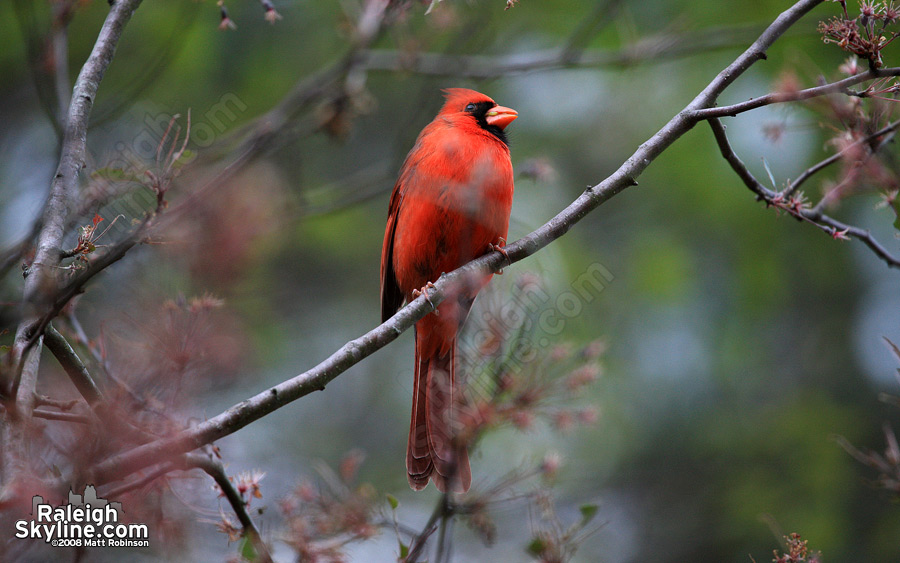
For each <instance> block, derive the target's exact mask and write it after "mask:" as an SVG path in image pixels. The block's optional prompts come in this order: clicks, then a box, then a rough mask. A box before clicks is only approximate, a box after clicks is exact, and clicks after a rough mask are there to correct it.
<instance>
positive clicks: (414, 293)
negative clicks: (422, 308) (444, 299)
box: [412, 282, 438, 315]
mask: <svg viewBox="0 0 900 563" xmlns="http://www.w3.org/2000/svg"><path fill="white" fill-rule="evenodd" d="M429 289H437V288H436V287H434V284H433V283H432V282H428V283H426V284H425V285H424V286H423V287H422V289H414V290H412V296H413V299H416V298H418V297H419V296H420V295H424V296H425V301H427V302H428V304H429V305H431V310H432V311H434V314H435V315H437V314H438V310H437V307H435V306H434V303H432V302H431V299H430V298H429V297H428V290H429Z"/></svg>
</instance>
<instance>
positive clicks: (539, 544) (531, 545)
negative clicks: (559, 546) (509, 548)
mask: <svg viewBox="0 0 900 563" xmlns="http://www.w3.org/2000/svg"><path fill="white" fill-rule="evenodd" d="M546 549H547V542H545V541H544V540H543V539H541V538H534V539H532V540H531V541H530V542H528V546H527V547H526V548H525V551H526V552H528V554H529V555H533V556H535V557H539V556H540V555H541V554H542V553H544V551H545V550H546Z"/></svg>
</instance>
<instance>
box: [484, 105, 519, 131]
mask: <svg viewBox="0 0 900 563" xmlns="http://www.w3.org/2000/svg"><path fill="white" fill-rule="evenodd" d="M517 117H519V113H518V112H517V111H516V110H514V109H511V108H505V107H503V106H494V107H492V108H491V109H490V110H488V112H487V118H486V121H487V122H488V125H493V126H495V127H499V128H500V129H504V128H505V127H506V126H507V125H509V124H510V123H512V122H513V121H515V119H516V118H517Z"/></svg>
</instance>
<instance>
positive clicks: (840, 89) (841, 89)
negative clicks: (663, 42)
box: [692, 67, 900, 120]
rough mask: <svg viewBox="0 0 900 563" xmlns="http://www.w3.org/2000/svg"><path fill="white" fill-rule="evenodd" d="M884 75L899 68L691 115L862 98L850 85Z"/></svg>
mask: <svg viewBox="0 0 900 563" xmlns="http://www.w3.org/2000/svg"><path fill="white" fill-rule="evenodd" d="M886 76H900V68H898V67H894V68H881V69H874V70H872V69H870V70H867V71H866V72H861V73H859V74H854V75H853V76H848V77H847V78H844V79H842V80H838V81H837V82H829V83H828V84H822V85H820V86H814V87H812V88H806V89H804V90H797V91H796V92H772V93H769V94H766V95H765V96H760V97H758V98H752V99H750V100H747V101H746V102H740V103H737V104H732V105H730V106H720V107H710V108H705V109H699V110H697V111H695V112H693V114H692V117H693V118H695V119H698V120H703V119H713V118H718V117H735V116H736V115H738V114H739V113H744V112H747V111H750V110H754V109H758V108H761V107H763V106H768V105H772V104H783V103H786V102H798V101H802V100H809V99H811V98H818V97H820V96H826V95H828V94H847V95H851V96H859V97H863V98H864V97H866V95H865V93H859V92H853V91H851V90H850V86H855V85H856V84H860V83H862V82H866V81H867V80H874V79H876V78H884V77H886Z"/></svg>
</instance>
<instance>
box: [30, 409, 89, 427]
mask: <svg viewBox="0 0 900 563" xmlns="http://www.w3.org/2000/svg"><path fill="white" fill-rule="evenodd" d="M31 414H32V416H34V417H36V418H46V419H47V420H63V421H65V422H77V423H78V424H87V423H88V422H90V418H89V417H87V416H84V415H82V414H76V413H73V412H59V411H48V410H44V409H34V410H33V411H31Z"/></svg>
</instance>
